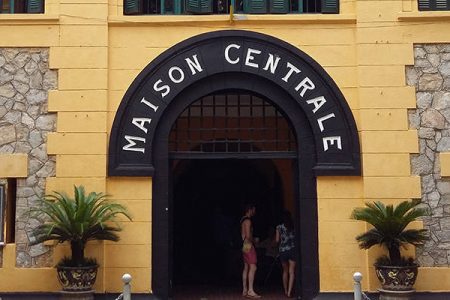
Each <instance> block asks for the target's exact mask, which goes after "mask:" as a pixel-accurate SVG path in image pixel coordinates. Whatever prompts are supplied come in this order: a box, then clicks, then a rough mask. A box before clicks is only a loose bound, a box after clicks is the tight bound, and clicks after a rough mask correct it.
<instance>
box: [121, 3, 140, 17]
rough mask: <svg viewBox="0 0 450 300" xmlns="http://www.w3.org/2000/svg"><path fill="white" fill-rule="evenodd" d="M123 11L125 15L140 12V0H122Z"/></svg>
mask: <svg viewBox="0 0 450 300" xmlns="http://www.w3.org/2000/svg"><path fill="white" fill-rule="evenodd" d="M123 13H124V14H125V15H136V14H141V13H142V0H124V2H123Z"/></svg>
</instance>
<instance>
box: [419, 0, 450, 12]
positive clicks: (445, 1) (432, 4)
mask: <svg viewBox="0 0 450 300" xmlns="http://www.w3.org/2000/svg"><path fill="white" fill-rule="evenodd" d="M419 10H450V0H419Z"/></svg>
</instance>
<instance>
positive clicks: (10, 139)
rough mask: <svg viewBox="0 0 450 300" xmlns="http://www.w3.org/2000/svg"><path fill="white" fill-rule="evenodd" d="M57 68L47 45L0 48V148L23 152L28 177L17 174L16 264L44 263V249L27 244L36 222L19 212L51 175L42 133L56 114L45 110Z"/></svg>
mask: <svg viewBox="0 0 450 300" xmlns="http://www.w3.org/2000/svg"><path fill="white" fill-rule="evenodd" d="M56 86H57V72H56V71H53V70H49V66H48V49H34V48H0V154H2V153H27V154H28V177H27V178H22V179H18V180H17V199H16V207H17V213H16V237H15V241H16V250H17V258H16V265H17V266H20V267H41V266H48V265H49V264H50V262H51V260H50V258H51V256H50V255H51V253H50V249H48V247H46V246H44V245H37V246H32V247H30V246H28V236H27V231H29V229H30V228H31V227H33V226H36V224H35V223H33V222H35V221H33V220H28V219H27V218H26V217H24V216H23V213H24V212H25V211H26V210H27V209H28V208H29V207H30V206H33V205H34V204H35V202H36V200H37V199H38V198H39V197H41V196H43V195H44V191H45V179H46V178H47V177H49V176H55V158H54V157H49V156H47V149H46V140H47V133H48V132H51V131H54V130H55V123H56V116H55V114H49V113H48V112H47V99H48V90H51V89H56Z"/></svg>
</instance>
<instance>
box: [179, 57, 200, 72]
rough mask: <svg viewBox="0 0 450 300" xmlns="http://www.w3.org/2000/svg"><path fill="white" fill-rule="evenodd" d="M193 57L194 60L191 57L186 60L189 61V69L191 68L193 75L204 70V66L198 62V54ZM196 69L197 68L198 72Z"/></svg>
mask: <svg viewBox="0 0 450 300" xmlns="http://www.w3.org/2000/svg"><path fill="white" fill-rule="evenodd" d="M192 58H193V59H194V61H192V60H191V59H190V58H189V57H188V58H185V59H184V60H185V61H186V62H187V64H188V66H189V69H191V72H192V75H195V73H197V72H201V71H203V68H202V66H201V65H200V63H199V62H198V59H197V54H195V55H193V56H192ZM195 70H197V72H196V71H195Z"/></svg>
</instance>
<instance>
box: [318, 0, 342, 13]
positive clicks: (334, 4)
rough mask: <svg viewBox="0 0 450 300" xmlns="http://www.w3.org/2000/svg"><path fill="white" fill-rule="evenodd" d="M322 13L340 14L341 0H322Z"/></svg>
mask: <svg viewBox="0 0 450 300" xmlns="http://www.w3.org/2000/svg"><path fill="white" fill-rule="evenodd" d="M321 5H322V13H329V14H338V13H339V1H338V0H321Z"/></svg>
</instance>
